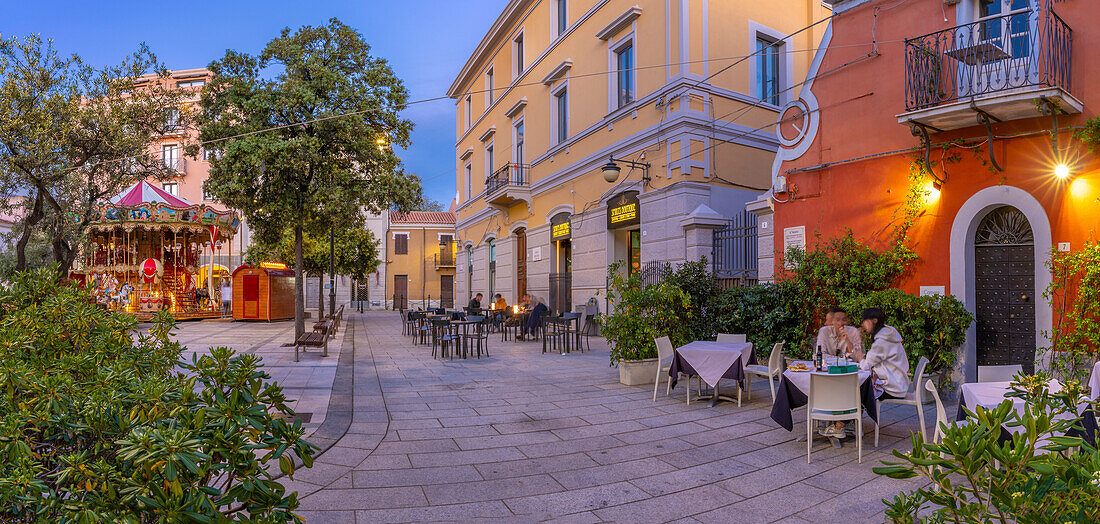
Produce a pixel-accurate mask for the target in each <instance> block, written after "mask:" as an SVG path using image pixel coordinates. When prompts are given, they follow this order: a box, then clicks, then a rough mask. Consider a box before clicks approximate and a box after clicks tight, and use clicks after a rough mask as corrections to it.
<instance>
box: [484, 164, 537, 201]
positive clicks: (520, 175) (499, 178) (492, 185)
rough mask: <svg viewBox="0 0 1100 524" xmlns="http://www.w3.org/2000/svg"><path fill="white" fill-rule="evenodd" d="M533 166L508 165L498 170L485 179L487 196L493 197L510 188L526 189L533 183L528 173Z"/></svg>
mask: <svg viewBox="0 0 1100 524" xmlns="http://www.w3.org/2000/svg"><path fill="white" fill-rule="evenodd" d="M530 170H531V166H529V165H527V164H507V165H505V166H504V167H501V168H500V169H497V170H496V171H495V172H494V173H493V174H492V175H489V177H488V178H486V179H485V194H486V195H491V194H493V193H495V192H497V191H498V190H500V189H503V188H506V187H508V186H519V187H526V186H527V185H528V184H530V183H531V181H530V180H529V178H528V172H529V171H530Z"/></svg>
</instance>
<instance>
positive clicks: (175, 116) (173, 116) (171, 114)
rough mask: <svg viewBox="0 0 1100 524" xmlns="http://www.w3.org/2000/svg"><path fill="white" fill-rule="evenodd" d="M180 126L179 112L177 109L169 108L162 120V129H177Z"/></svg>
mask: <svg viewBox="0 0 1100 524" xmlns="http://www.w3.org/2000/svg"><path fill="white" fill-rule="evenodd" d="M179 128H180V112H179V109H169V110H168V116H167V117H166V118H165V120H164V130H165V131H168V132H171V131H178V130H179Z"/></svg>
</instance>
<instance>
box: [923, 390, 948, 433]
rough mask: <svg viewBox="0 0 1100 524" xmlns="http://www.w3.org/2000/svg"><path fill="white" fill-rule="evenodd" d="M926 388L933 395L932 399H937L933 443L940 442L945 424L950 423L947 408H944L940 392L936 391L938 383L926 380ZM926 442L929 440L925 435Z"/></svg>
mask: <svg viewBox="0 0 1100 524" xmlns="http://www.w3.org/2000/svg"><path fill="white" fill-rule="evenodd" d="M924 389H925V390H926V391H928V394H929V395H931V397H932V400H935V401H936V430H935V431H933V432H932V440H931V442H932V443H933V444H939V443H940V441H941V440H943V426H946V425H947V424H948V422H947V410H945V409H943V401H941V400H940V393H939V392H938V391H936V385H935V384H933V383H932V381H931V380H927V381H925V382H924ZM925 438H926V440H925V442H928V440H927V437H925Z"/></svg>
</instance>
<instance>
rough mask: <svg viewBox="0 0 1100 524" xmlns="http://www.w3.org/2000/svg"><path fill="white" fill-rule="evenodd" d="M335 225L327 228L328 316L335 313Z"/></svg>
mask: <svg viewBox="0 0 1100 524" xmlns="http://www.w3.org/2000/svg"><path fill="white" fill-rule="evenodd" d="M335 237H336V226H329V228H328V316H329V317H330V318H331V317H333V316H335V315H336V241H335Z"/></svg>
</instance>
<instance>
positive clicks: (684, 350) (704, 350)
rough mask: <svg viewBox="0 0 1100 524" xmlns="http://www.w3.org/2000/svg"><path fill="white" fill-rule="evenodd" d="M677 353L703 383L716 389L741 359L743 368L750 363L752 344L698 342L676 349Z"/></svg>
mask: <svg viewBox="0 0 1100 524" xmlns="http://www.w3.org/2000/svg"><path fill="white" fill-rule="evenodd" d="M676 352H677V353H679V354H680V358H683V359H684V360H686V361H687V363H688V364H690V365H691V367H692V368H694V369H695V372H696V373H698V374H699V377H700V378H702V379H703V382H706V383H707V384H708V385H709V386H710V387H714V386H717V385H718V381H719V380H721V379H722V375H725V374H726V371H728V370H729V368H730V366H732V365H734V364H735V363H737V359H741V366H744V365H745V364H746V363H747V362H748V361H749V358H750V357H751V356H752V343H751V342H711V341H709V340H698V341H695V342H691V343H688V344H685V345H683V346H680V347H678V348H676Z"/></svg>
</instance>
